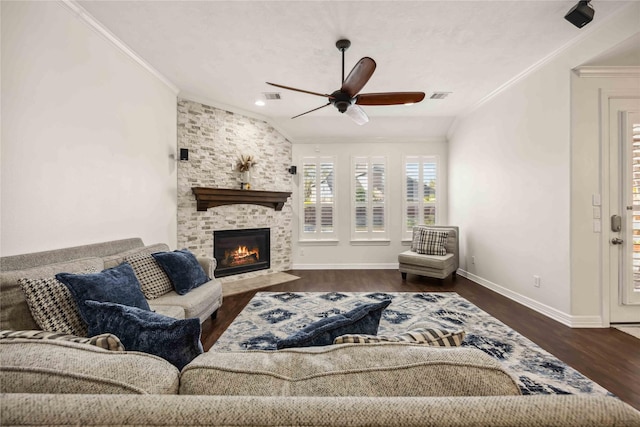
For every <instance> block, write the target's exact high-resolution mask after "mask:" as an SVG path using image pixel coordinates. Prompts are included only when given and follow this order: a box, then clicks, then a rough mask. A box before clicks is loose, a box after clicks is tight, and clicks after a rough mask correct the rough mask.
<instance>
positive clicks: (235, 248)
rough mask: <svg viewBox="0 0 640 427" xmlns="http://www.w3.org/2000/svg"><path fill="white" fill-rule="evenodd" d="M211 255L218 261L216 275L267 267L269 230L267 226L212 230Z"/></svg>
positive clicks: (269, 265) (269, 245) (220, 275)
mask: <svg viewBox="0 0 640 427" xmlns="http://www.w3.org/2000/svg"><path fill="white" fill-rule="evenodd" d="M213 256H214V258H215V259H216V261H217V263H218V265H217V267H216V271H215V276H216V277H225V276H231V275H233V274H240V273H248V272H250V271H257V270H266V269H269V268H271V231H270V229H269V228H251V229H244V230H222V231H214V232H213Z"/></svg>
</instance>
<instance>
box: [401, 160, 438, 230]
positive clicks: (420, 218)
mask: <svg viewBox="0 0 640 427" xmlns="http://www.w3.org/2000/svg"><path fill="white" fill-rule="evenodd" d="M404 174H405V177H404V181H405V182H404V195H403V199H404V207H403V239H411V234H412V230H413V227H414V226H415V225H418V224H436V223H437V197H436V189H437V182H438V162H437V158H436V157H435V156H406V157H405V161H404Z"/></svg>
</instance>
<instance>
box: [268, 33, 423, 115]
mask: <svg viewBox="0 0 640 427" xmlns="http://www.w3.org/2000/svg"><path fill="white" fill-rule="evenodd" d="M349 46H351V42H350V41H349V40H346V39H342V40H338V41H337V42H336V47H337V48H338V50H339V51H340V52H342V86H341V87H340V89H338V90H336V91H335V92H333V93H332V94H326V93H324V94H323V93H318V92H311V91H308V90H303V89H296V88H294V87H289V86H283V85H279V84H276V83H269V82H267V84H270V85H271V86H276V87H279V88H282V89H288V90H294V91H296V92H303V93H308V94H310V95H317V96H322V97H325V98H327V99H328V100H329V102H328V103H327V104H325V105H322V106H320V107H318V108H314V109H313V110H309V111H306V112H304V113H302V114H298V115H297V116H294V117H292V119H295V118H296V117H300V116H303V115H305V114H309V113H311V112H313V111H317V110H319V109H321V108H324V107H327V106H329V105H331V104H333V105H334V106H335V107H336V108H337V109H338V111H340V112H341V113H347V115H348V116H349V117H351V118H352V119H353V120H354V121H355V122H356V123H357V124H359V125H363V124H365V123H367V122H368V121H369V117H367V114H366V113H365V112H364V110H363V109H362V108H361V107H360V105H399V104H414V103H416V102H420V101H422V100H423V99H424V92H382V93H360V94H359V92H360V91H361V90H362V88H363V87H364V85H365V84H367V82H368V81H369V79H370V78H371V76H372V75H373V72H374V71H375V69H376V62H375V61H374V60H373V59H371V58H369V57H366V56H365V57H364V58H362V59H361V60H360V61H358V63H357V64H356V65H355V66H354V67H353V69H352V70H351V72H350V73H349V75H348V76H347V78H346V79H345V78H344V52H345V51H346V50H347V49H348V48H349Z"/></svg>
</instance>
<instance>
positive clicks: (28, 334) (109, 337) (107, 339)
mask: <svg viewBox="0 0 640 427" xmlns="http://www.w3.org/2000/svg"><path fill="white" fill-rule="evenodd" d="M11 339H30V340H57V341H71V342H77V343H81V344H91V345H95V346H96V347H100V348H103V349H105V350H111V351H124V346H123V345H122V343H121V342H120V339H118V337H117V336H115V335H113V334H101V335H96V336H95V337H91V338H85V337H78V336H75V335H66V334H61V333H57V332H47V331H0V340H11Z"/></svg>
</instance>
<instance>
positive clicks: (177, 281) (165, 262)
mask: <svg viewBox="0 0 640 427" xmlns="http://www.w3.org/2000/svg"><path fill="white" fill-rule="evenodd" d="M151 256H152V257H153V258H154V259H155V260H156V261H157V262H158V264H160V267H162V269H163V270H164V272H165V273H167V276H169V280H171V284H172V285H173V289H175V291H176V292H177V293H178V294H180V295H184V294H186V293H187V292H189V291H190V290H191V289H194V288H197V287H198V286H200V285H202V284H204V283H207V282H208V281H209V280H211V279H209V277H208V276H207V273H205V272H204V270H203V269H202V266H200V263H199V262H198V260H197V259H196V257H195V255H193V254H192V253H191V252H189V250H187V249H181V250H177V251H173V252H157V253H155V254H151Z"/></svg>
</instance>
